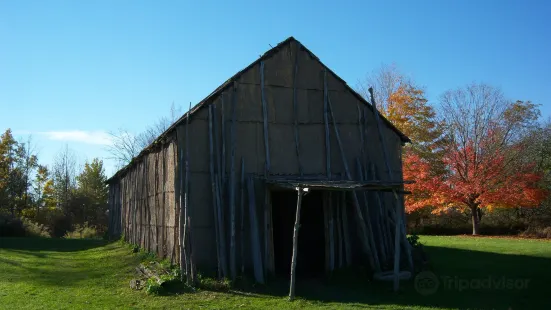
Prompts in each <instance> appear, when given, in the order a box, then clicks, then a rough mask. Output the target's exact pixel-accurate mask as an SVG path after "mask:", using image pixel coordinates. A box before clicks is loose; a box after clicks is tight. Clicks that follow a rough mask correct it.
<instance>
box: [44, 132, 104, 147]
mask: <svg viewBox="0 0 551 310" xmlns="http://www.w3.org/2000/svg"><path fill="white" fill-rule="evenodd" d="M38 134H40V135H44V136H46V137H47V138H48V139H50V140H58V141H72V142H81V143H88V144H97V145H111V136H110V135H109V134H108V133H107V132H105V131H83V130H67V131H42V132H39V133H38Z"/></svg>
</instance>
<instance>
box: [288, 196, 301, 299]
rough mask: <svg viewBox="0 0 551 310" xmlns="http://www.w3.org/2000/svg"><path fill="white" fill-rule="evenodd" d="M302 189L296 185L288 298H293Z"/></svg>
mask: <svg viewBox="0 0 551 310" xmlns="http://www.w3.org/2000/svg"><path fill="white" fill-rule="evenodd" d="M303 194H304V189H303V188H301V187H297V212H296V215H295V229H294V233H293V256H292V258H291V284H290V288H289V300H290V301H293V300H294V299H295V278H296V268H297V253H298V231H299V229H300V207H301V206H302V195H303Z"/></svg>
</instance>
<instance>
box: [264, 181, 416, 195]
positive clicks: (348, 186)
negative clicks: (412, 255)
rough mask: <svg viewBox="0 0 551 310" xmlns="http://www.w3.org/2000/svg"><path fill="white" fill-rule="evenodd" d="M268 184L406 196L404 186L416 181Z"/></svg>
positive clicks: (292, 187) (288, 182) (278, 182)
mask: <svg viewBox="0 0 551 310" xmlns="http://www.w3.org/2000/svg"><path fill="white" fill-rule="evenodd" d="M264 180H265V181H266V183H268V184H272V186H275V187H280V188H285V189H289V188H290V189H295V188H297V187H300V188H309V189H312V190H336V191H358V190H364V191H389V192H391V191H396V192H400V193H404V194H409V192H405V191H401V189H402V187H403V186H404V184H411V183H414V181H381V180H372V181H350V180H323V179H311V180H307V179H290V178H289V179H287V178H270V177H269V178H266V179H264Z"/></svg>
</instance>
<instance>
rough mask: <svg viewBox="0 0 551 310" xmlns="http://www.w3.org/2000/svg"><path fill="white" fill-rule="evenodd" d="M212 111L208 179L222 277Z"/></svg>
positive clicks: (212, 116)
mask: <svg viewBox="0 0 551 310" xmlns="http://www.w3.org/2000/svg"><path fill="white" fill-rule="evenodd" d="M213 111H214V107H213V106H209V150H210V160H209V164H210V181H211V187H212V209H213V211H214V232H215V235H216V236H215V237H216V259H217V262H218V276H219V277H222V266H221V264H220V240H219V236H220V235H219V234H218V191H217V189H216V184H217V181H216V179H217V178H216V175H215V173H214V146H213V144H214V141H213V140H214V136H213V132H212V131H213V128H212V127H213V118H214V115H213Z"/></svg>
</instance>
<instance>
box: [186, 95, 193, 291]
mask: <svg viewBox="0 0 551 310" xmlns="http://www.w3.org/2000/svg"><path fill="white" fill-rule="evenodd" d="M187 114H188V115H187V118H186V180H185V184H184V210H185V223H184V225H185V230H184V252H185V253H186V273H187V283H188V285H192V284H193V279H194V276H193V275H192V273H193V269H192V268H193V261H192V260H191V259H190V256H189V253H190V249H189V245H190V244H191V239H190V237H189V233H190V232H191V226H190V225H189V218H190V216H189V119H190V114H191V102H190V103H189V109H188V112H187Z"/></svg>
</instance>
